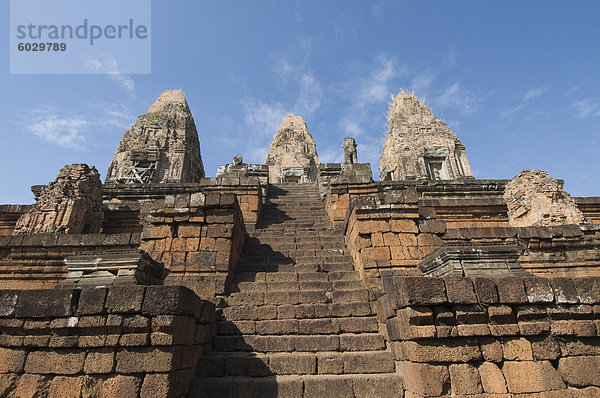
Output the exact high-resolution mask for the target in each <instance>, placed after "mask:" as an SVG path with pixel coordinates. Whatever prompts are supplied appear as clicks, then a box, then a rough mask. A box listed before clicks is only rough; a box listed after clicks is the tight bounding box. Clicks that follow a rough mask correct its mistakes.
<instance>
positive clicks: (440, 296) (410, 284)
mask: <svg viewBox="0 0 600 398" xmlns="http://www.w3.org/2000/svg"><path fill="white" fill-rule="evenodd" d="M391 289H392V290H391V292H390V293H391V294H392V295H393V297H394V298H395V300H396V303H397V305H398V306H399V307H406V306H408V305H435V304H444V303H445V302H446V301H447V298H446V288H445V286H444V281H443V280H442V279H439V278H426V277H411V276H407V277H401V278H397V280H396V283H395V284H394V285H393V286H392V288H391Z"/></svg>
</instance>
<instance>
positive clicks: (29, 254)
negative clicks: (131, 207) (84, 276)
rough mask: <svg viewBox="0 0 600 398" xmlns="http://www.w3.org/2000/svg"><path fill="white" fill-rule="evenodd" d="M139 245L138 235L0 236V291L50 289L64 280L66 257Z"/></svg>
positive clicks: (125, 248) (135, 247) (132, 247)
mask: <svg viewBox="0 0 600 398" xmlns="http://www.w3.org/2000/svg"><path fill="white" fill-rule="evenodd" d="M139 244H140V234H139V233H133V234H130V233H122V234H85V235H81V234H35V235H13V236H0V289H51V288H53V287H54V286H56V284H58V283H59V282H60V281H61V280H63V279H65V278H66V277H67V266H66V265H65V262H64V259H65V258H66V257H69V256H74V255H77V254H82V253H85V252H90V251H104V250H127V249H137V248H138V247H139Z"/></svg>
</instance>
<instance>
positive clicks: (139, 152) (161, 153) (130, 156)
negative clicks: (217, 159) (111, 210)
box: [106, 90, 204, 183]
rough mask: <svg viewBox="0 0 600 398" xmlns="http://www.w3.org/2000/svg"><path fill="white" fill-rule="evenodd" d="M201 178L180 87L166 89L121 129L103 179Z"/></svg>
mask: <svg viewBox="0 0 600 398" xmlns="http://www.w3.org/2000/svg"><path fill="white" fill-rule="evenodd" d="M202 177H204V166H203V164H202V156H201V155H200V143H199V141H198V133H197V131H196V125H195V123H194V118H193V117H192V113H191V111H190V108H189V106H188V104H187V101H186V100H185V97H184V96H183V92H182V91H181V90H167V91H165V92H164V93H163V94H162V95H161V96H160V97H159V98H158V99H157V100H156V102H155V103H154V104H153V105H152V106H151V107H150V109H149V110H148V113H146V114H145V115H141V116H139V117H138V119H137V121H136V122H135V124H134V125H133V126H132V127H131V129H129V130H127V131H125V134H124V135H123V139H122V140H121V143H120V144H119V147H118V148H117V151H116V153H115V156H114V157H113V159H112V162H111V164H110V167H109V169H108V172H107V173H106V182H113V183H150V182H157V183H160V182H198V181H200V179H201V178H202Z"/></svg>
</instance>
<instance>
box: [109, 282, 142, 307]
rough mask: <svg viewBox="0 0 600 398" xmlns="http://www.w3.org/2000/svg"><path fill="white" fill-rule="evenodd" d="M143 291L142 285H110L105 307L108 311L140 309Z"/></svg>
mask: <svg viewBox="0 0 600 398" xmlns="http://www.w3.org/2000/svg"><path fill="white" fill-rule="evenodd" d="M144 292H145V287H144V286H135V285H127V286H124V285H120V286H119V285H117V286H112V287H111V288H110V289H109V290H108V295H107V297H106V309H107V310H108V312H110V313H134V312H139V311H141V310H142V300H143V298H144Z"/></svg>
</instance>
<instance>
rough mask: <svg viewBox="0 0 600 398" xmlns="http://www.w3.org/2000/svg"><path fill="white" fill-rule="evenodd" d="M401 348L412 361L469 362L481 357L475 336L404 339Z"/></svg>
mask: <svg viewBox="0 0 600 398" xmlns="http://www.w3.org/2000/svg"><path fill="white" fill-rule="evenodd" d="M402 349H403V350H404V352H405V354H406V357H407V358H408V359H409V360H411V361H413V362H423V363H435V362H441V361H444V362H470V361H477V360H479V359H481V351H480V349H479V342H478V341H477V339H476V338H462V337H457V338H454V339H443V340H441V339H440V340H411V341H404V342H402Z"/></svg>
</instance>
